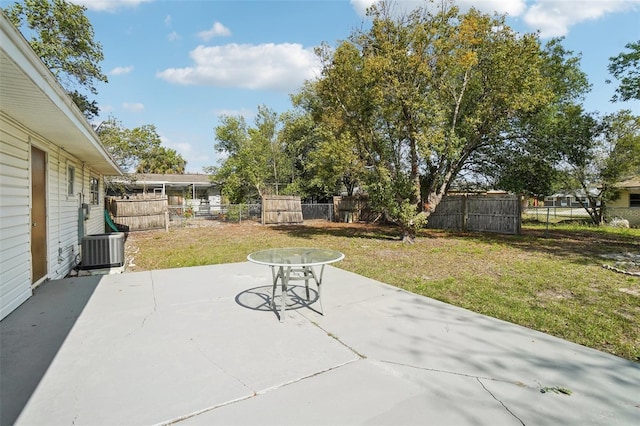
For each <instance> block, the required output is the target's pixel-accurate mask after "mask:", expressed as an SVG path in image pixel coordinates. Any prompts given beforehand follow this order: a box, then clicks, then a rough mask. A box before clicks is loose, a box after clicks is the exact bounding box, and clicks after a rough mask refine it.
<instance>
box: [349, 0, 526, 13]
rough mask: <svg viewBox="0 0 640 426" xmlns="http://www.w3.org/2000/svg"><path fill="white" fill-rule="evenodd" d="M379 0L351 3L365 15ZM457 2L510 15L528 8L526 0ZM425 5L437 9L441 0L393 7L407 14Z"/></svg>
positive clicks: (410, 1) (353, 0)
mask: <svg viewBox="0 0 640 426" xmlns="http://www.w3.org/2000/svg"><path fill="white" fill-rule="evenodd" d="M379 1H380V0H351V5H352V6H353V8H354V10H355V11H356V13H358V15H360V16H365V15H366V10H367V8H368V7H369V6H371V5H372V4H374V3H378V2H379ZM455 3H456V4H457V5H458V7H459V8H460V10H462V11H463V12H464V11H467V10H469V9H470V8H471V7H472V6H473V7H475V8H476V9H478V10H480V11H482V12H485V13H490V14H492V13H494V12H498V13H507V14H509V15H510V16H519V15H520V14H522V13H523V12H524V11H525V8H526V1H525V0H480V1H479V0H458V1H456V2H455ZM425 6H426V7H429V8H431V9H432V10H436V9H437V8H438V7H439V6H440V2H439V1H436V2H434V3H428V2H425V1H424V0H402V1H398V2H396V4H395V5H394V6H393V7H395V10H396V11H397V12H398V14H406V13H408V12H411V11H412V10H414V9H416V8H418V7H425Z"/></svg>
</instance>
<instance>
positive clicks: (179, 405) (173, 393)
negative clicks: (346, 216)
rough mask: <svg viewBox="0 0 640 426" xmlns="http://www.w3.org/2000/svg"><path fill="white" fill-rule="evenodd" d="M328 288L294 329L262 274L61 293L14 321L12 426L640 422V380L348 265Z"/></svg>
mask: <svg viewBox="0 0 640 426" xmlns="http://www.w3.org/2000/svg"><path fill="white" fill-rule="evenodd" d="M324 282H325V284H324V287H323V294H322V299H323V307H324V312H325V315H324V316H323V315H320V314H319V312H318V304H317V303H313V304H311V305H310V306H308V305H307V304H306V303H305V302H304V301H303V300H302V294H303V293H304V291H303V287H300V286H294V287H293V288H292V289H291V294H290V297H289V304H288V305H289V306H288V309H287V311H286V314H285V318H284V319H285V321H284V322H282V323H281V322H279V321H278V316H277V315H276V313H275V312H274V311H273V310H272V308H271V307H270V298H271V294H270V292H271V273H270V271H269V268H268V267H265V266H261V265H255V264H251V263H248V262H242V263H236V264H226V265H212V266H203V267H193V268H182V269H173V270H160V271H148V272H136V273H126V274H121V275H105V276H98V277H82V278H70V279H65V280H59V281H52V282H48V283H46V284H44V285H43V286H41V287H40V288H39V289H38V290H37V291H36V293H35V294H34V296H33V297H32V298H31V299H30V300H28V301H27V302H25V304H23V305H22V306H21V307H20V308H19V309H18V310H16V311H15V312H14V313H12V314H11V315H9V316H8V317H7V318H5V319H4V320H3V321H2V322H0V333H1V334H0V339H1V340H0V343H1V346H0V367H1V372H2V379H1V380H0V391H1V393H0V421H1V424H2V425H10V424H14V423H15V424H24V425H38V424H42V425H50V424H75V425H83V424H85V425H110V424H133V425H138V424H141V425H142V424H182V423H184V424H438V425H439V424H456V425H457V424H506V425H511V424H513V425H521V424H536V425H537V424H550V425H551V424H559V423H564V424H585V423H589V424H601V425H611V424H622V425H624V424H635V423H637V421H638V419H639V418H640V397H639V395H640V365H639V364H636V363H633V362H630V361H627V360H624V359H621V358H618V357H615V356H612V355H609V354H605V353H602V352H598V351H595V350H592V349H589V348H585V347H582V346H579V345H575V344H573V343H570V342H566V341H563V340H561V339H557V338H554V337H551V336H548V335H546V334H543V333H539V332H535V331H532V330H529V329H526V328H523V327H519V326H516V325H513V324H509V323H506V322H504V321H499V320H496V319H493V318H489V317H485V316H482V315H478V314H475V313H473V312H470V311H466V310H464V309H460V308H456V307H453V306H450V305H447V304H444V303H441V302H437V301H434V300H432V299H428V298H425V297H421V296H417V295H414V294H411V293H408V292H405V291H402V290H399V289H397V288H395V287H391V286H388V285H386V284H384V283H380V282H377V281H374V280H370V279H367V278H364V277H362V276H359V275H356V274H352V273H349V272H346V271H343V270H341V269H338V268H335V267H327V268H326V270H325V280H324ZM295 294H298V295H299V296H300V298H296V297H295ZM311 297H312V301H313V299H315V298H317V293H316V292H315V291H312V294H311ZM279 302H280V300H279V297H276V304H277V305H278V304H279ZM543 389H547V390H549V392H546V393H542V392H541V390H543ZM554 389H556V390H557V389H563V390H569V391H570V392H571V394H570V395H566V394H563V393H556V392H553V391H552V390H554Z"/></svg>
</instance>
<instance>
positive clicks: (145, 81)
mask: <svg viewBox="0 0 640 426" xmlns="http://www.w3.org/2000/svg"><path fill="white" fill-rule="evenodd" d="M70 1H72V2H74V3H78V4H83V5H85V6H86V7H87V8H88V11H87V16H88V18H89V19H90V21H91V22H92V24H93V26H94V30H95V39H96V40H97V41H99V42H100V43H101V44H102V46H103V52H104V55H105V60H104V61H103V62H102V64H101V65H102V70H103V72H105V73H106V74H107V76H108V78H109V83H108V84H100V85H99V86H98V90H99V95H98V97H97V101H98V103H99V106H100V108H101V117H100V119H99V120H97V122H99V121H101V120H103V119H105V118H107V117H108V116H109V115H112V116H114V117H115V118H117V119H118V120H120V121H121V122H122V123H123V125H124V126H126V127H128V128H133V127H136V126H140V125H143V124H153V125H155V126H156V128H157V131H158V133H159V134H160V136H161V138H162V141H163V144H164V145H165V146H167V147H169V148H173V149H176V150H177V151H178V152H179V153H180V154H182V156H183V157H184V158H185V159H186V160H187V171H188V172H193V173H201V172H202V167H203V166H208V165H215V164H216V162H217V160H218V157H217V154H216V152H215V150H214V148H213V145H214V143H215V140H214V127H215V126H217V125H218V117H219V116H220V115H221V114H227V115H243V116H245V117H246V119H247V121H248V122H249V123H252V122H253V118H254V114H255V112H256V110H257V106H258V105H266V106H268V107H271V108H273V109H274V110H276V111H278V112H283V111H286V110H288V109H290V107H291V104H290V102H289V94H290V93H293V92H295V91H296V89H297V88H298V87H299V86H300V85H301V84H302V82H303V81H304V79H307V78H313V77H314V75H317V72H318V69H319V68H318V66H319V64H318V62H317V59H316V58H315V56H314V55H313V48H314V47H315V46H317V45H319V44H320V43H322V42H323V41H324V42H327V43H329V44H330V45H331V46H335V45H336V44H337V43H338V42H339V41H340V40H344V39H346V38H347V37H348V36H349V34H350V33H351V32H352V30H353V29H355V28H359V27H360V26H361V25H362V23H363V19H365V17H364V9H365V7H366V6H368V5H369V4H371V3H372V1H373V0H351V1H349V0H296V1H293V0H290V1H279V0H262V1H258V0H226V1H216V0H200V1H198V0H70ZM1 3H2V5H3V6H6V5H7V3H8V2H7V1H6V0H2V1H1ZM399 3H400V4H401V6H402V7H405V8H411V7H412V6H413V5H415V4H417V3H420V4H421V2H416V1H413V0H405V1H401V2H399ZM457 3H458V5H459V6H461V7H462V8H468V7H469V5H473V6H475V7H477V8H479V9H481V10H483V11H485V12H490V11H493V10H497V11H498V12H500V13H508V14H509V18H508V23H509V24H510V25H511V26H512V27H513V28H514V29H516V30H517V31H521V32H532V31H536V30H539V31H540V32H541V36H542V39H543V41H544V40H546V39H548V38H549V37H552V36H564V37H565V41H564V45H565V46H566V47H567V48H569V49H570V50H573V51H575V52H581V53H582V68H583V70H584V71H585V72H586V73H587V74H588V76H589V79H590V82H591V84H592V85H593V89H592V92H591V93H590V94H589V95H588V97H587V98H586V100H585V107H586V109H587V110H588V111H599V112H601V113H609V112H614V111H617V110H619V109H623V108H628V109H631V110H632V111H633V112H634V113H635V114H637V115H640V105H639V104H640V102H637V101H635V102H628V103H624V104H623V103H617V104H612V103H610V102H609V99H610V98H611V96H612V95H613V90H614V88H615V85H611V84H610V85H607V84H605V80H606V79H607V78H610V76H609V74H608V72H607V65H608V58H609V57H611V56H614V55H617V54H618V53H620V52H621V51H623V50H624V45H625V44H627V43H629V42H632V41H637V40H640V0H627V1H623V0H582V1H571V0H569V1H567V0H564V1H563V0H480V1H478V0H475V1H474V0H458V1H457Z"/></svg>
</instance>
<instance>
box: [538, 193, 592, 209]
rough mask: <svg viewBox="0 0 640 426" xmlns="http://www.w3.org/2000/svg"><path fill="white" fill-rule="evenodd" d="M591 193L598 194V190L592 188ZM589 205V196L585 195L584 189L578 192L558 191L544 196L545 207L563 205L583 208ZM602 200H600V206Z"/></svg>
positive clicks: (563, 206)
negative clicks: (564, 192)
mask: <svg viewBox="0 0 640 426" xmlns="http://www.w3.org/2000/svg"><path fill="white" fill-rule="evenodd" d="M589 192H590V194H591V195H593V196H597V194H598V190H597V189H592V190H590V191H589ZM588 205H589V198H588V197H587V196H586V195H585V192H584V191H583V190H580V191H578V192H577V193H576V194H563V193H557V194H553V195H550V196H548V197H544V206H545V207H562V208H565V207H566V208H582V207H584V206H588ZM599 205H600V202H598V206H599Z"/></svg>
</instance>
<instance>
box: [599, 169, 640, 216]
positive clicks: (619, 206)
mask: <svg viewBox="0 0 640 426" xmlns="http://www.w3.org/2000/svg"><path fill="white" fill-rule="evenodd" d="M616 187H617V188H618V189H619V190H620V194H619V197H618V198H617V199H616V200H613V201H609V202H608V203H607V210H606V212H605V213H606V216H607V219H608V220H611V219H613V218H622V219H626V220H628V221H629V225H631V226H634V227H638V226H640V176H636V177H634V178H631V179H627V180H625V181H622V182H619V183H617V184H616Z"/></svg>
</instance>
